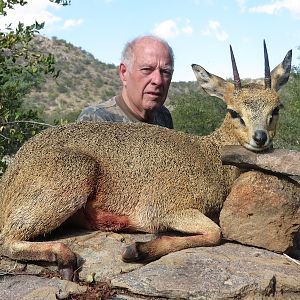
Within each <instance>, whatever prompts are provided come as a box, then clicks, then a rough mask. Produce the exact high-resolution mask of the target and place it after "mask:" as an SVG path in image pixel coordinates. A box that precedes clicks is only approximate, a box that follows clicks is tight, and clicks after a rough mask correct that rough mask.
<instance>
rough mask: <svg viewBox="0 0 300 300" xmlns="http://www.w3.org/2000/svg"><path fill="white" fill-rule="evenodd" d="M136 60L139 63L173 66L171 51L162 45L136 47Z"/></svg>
mask: <svg viewBox="0 0 300 300" xmlns="http://www.w3.org/2000/svg"><path fill="white" fill-rule="evenodd" d="M134 62H135V63H136V64H137V65H156V64H158V63H159V64H160V65H163V66H170V67H171V66H172V60H171V56H170V53H169V51H168V50H167V49H165V50H164V49H163V48H162V47H160V48H156V47H144V48H142V47H141V48H139V47H137V48H136V51H135V52H134Z"/></svg>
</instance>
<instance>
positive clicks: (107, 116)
mask: <svg viewBox="0 0 300 300" xmlns="http://www.w3.org/2000/svg"><path fill="white" fill-rule="evenodd" d="M173 69H174V54H173V50H172V48H171V47H170V46H169V45H168V43H167V42H166V41H164V40H162V39H160V38H158V37H155V36H142V37H137V38H135V39H134V40H132V41H131V42H128V43H127V44H126V45H125V47H124V50H123V52H122V57H121V63H120V65H119V76H120V79H121V81H122V83H123V87H122V91H121V93H120V95H117V96H115V97H113V98H111V99H109V100H108V101H106V102H104V103H101V104H99V105H96V106H94V107H93V106H90V107H87V108H85V109H84V110H83V111H82V112H81V114H80V115H79V117H78V119H77V121H108V122H125V123H128V122H145V123H149V124H157V125H160V126H164V127H168V128H173V121H172V117H171V114H170V112H169V110H168V109H167V108H166V107H165V106H164V102H165V100H166V97H167V94H168V90H169V86H170V83H171V79H172V75H173Z"/></svg>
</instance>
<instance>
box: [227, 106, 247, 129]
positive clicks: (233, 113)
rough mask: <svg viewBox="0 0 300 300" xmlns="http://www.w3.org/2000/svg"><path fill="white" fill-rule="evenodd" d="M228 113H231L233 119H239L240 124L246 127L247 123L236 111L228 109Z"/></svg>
mask: <svg viewBox="0 0 300 300" xmlns="http://www.w3.org/2000/svg"><path fill="white" fill-rule="evenodd" d="M227 111H228V112H229V113H230V116H231V118H232V119H239V120H240V123H241V124H242V125H243V126H245V122H244V120H243V119H242V117H241V116H240V115H239V113H238V112H236V111H235V110H233V109H230V108H229V109H227Z"/></svg>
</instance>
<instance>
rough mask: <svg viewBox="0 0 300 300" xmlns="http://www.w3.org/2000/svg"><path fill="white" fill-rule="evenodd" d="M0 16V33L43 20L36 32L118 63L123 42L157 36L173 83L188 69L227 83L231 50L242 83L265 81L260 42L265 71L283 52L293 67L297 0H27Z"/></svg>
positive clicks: (188, 75) (299, 42) (299, 40)
mask: <svg viewBox="0 0 300 300" xmlns="http://www.w3.org/2000/svg"><path fill="white" fill-rule="evenodd" d="M27 2H28V4H27V5H25V6H24V7H16V8H15V9H14V10H13V11H9V13H8V15H7V16H5V17H1V18H0V28H1V29H2V30H3V28H4V26H5V24H9V23H11V24H12V25H16V24H17V22H18V21H21V22H24V23H25V24H28V25H29V24H32V23H33V22H34V21H38V22H42V21H45V28H44V29H43V30H42V31H41V34H42V35H44V36H47V37H49V38H52V37H54V36H55V37H57V38H58V39H64V40H66V41H67V42H70V43H72V44H73V45H75V46H78V47H81V48H82V49H84V50H86V51H88V52H90V53H91V54H93V55H94V57H95V58H97V59H99V60H100V61H102V62H104V63H113V64H116V65H118V64H119V60H120V56H121V51H122V49H123V47H124V45H125V43H126V42H127V41H128V40H131V39H133V38H135V37H136V36H140V35H144V34H154V35H158V36H160V37H161V38H164V39H165V40H166V41H167V42H168V43H169V44H170V46H171V47H172V48H173V51H174V54H175V71H174V75H173V81H194V80H195V76H194V73H193V71H192V68H191V64H193V63H195V64H199V65H201V66H202V67H204V68H205V69H206V70H207V71H209V72H211V73H213V74H215V75H218V76H220V77H223V78H224V79H226V78H229V77H232V68H231V61H230V54H229V45H232V48H233V51H234V54H235V59H236V62H237V66H238V70H239V74H240V77H241V78H253V79H255V78H259V77H262V76H263V75H264V58H263V39H265V40H266V44H267V47H268V52H269V60H270V67H271V69H273V68H274V67H275V66H276V65H277V64H279V63H280V62H281V61H282V60H283V58H284V56H285V54H286V53H287V51H288V50H290V49H292V50H293V62H292V64H293V65H295V66H298V65H299V59H298V57H299V56H300V55H299V50H298V46H300V0H260V1H259V0H151V1H146V0H89V1H83V0H71V5H70V6H64V7H63V6H61V5H56V4H53V3H51V2H50V1H48V0H27Z"/></svg>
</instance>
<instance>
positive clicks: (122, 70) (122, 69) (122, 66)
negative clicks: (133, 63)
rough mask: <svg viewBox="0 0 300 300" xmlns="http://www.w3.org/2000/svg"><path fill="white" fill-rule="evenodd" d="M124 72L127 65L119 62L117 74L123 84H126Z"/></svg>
mask: <svg viewBox="0 0 300 300" xmlns="http://www.w3.org/2000/svg"><path fill="white" fill-rule="evenodd" d="M126 73H127V67H126V66H125V65H124V64H123V63H121V64H120V65H119V76H120V79H121V81H122V82H123V85H126Z"/></svg>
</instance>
